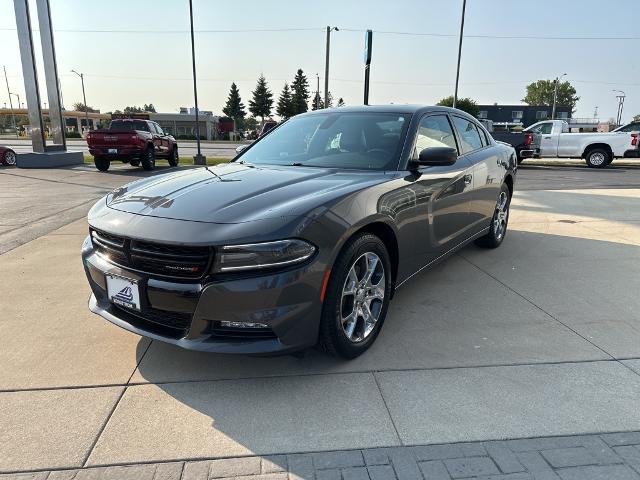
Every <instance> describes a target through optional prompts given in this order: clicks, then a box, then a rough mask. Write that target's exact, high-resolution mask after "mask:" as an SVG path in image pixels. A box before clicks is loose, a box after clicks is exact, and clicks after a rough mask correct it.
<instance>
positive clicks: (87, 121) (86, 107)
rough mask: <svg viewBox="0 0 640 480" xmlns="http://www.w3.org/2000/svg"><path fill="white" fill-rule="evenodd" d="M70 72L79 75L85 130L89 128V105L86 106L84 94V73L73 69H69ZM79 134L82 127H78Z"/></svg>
mask: <svg viewBox="0 0 640 480" xmlns="http://www.w3.org/2000/svg"><path fill="white" fill-rule="evenodd" d="M71 73H75V74H76V75H78V76H79V77H80V82H82V101H83V102H84V119H85V122H86V124H87V130H89V107H88V106H87V96H86V95H85V94H84V73H78V72H76V71H75V70H71ZM80 134H82V128H80Z"/></svg>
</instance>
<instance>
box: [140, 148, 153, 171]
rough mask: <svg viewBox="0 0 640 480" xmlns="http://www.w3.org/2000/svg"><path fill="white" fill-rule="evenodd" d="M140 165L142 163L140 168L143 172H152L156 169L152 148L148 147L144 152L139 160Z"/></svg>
mask: <svg viewBox="0 0 640 480" xmlns="http://www.w3.org/2000/svg"><path fill="white" fill-rule="evenodd" d="M140 163H142V168H143V169H145V170H153V169H154V168H156V152H155V151H154V150H153V148H152V147H149V148H147V149H146V150H145V151H144V153H143V154H142V158H141V159H140Z"/></svg>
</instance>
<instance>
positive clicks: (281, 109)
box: [276, 82, 295, 120]
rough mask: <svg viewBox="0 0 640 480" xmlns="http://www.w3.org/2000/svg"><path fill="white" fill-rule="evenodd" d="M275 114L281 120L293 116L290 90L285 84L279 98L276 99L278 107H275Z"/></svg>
mask: <svg viewBox="0 0 640 480" xmlns="http://www.w3.org/2000/svg"><path fill="white" fill-rule="evenodd" d="M276 112H277V113H278V115H280V117H282V119H283V120H286V119H287V118H290V117H292V116H294V115H295V111H294V105H293V97H292V95H291V89H290V88H289V84H288V83H286V82H285V84H284V88H283V89H282V93H281V94H280V98H278V105H277V106H276Z"/></svg>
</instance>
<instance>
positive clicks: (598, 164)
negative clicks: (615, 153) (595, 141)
mask: <svg viewBox="0 0 640 480" xmlns="http://www.w3.org/2000/svg"><path fill="white" fill-rule="evenodd" d="M584 160H585V161H586V162H587V166H588V167H590V168H604V167H606V166H607V165H609V164H610V163H611V162H612V161H613V158H612V156H611V153H610V152H608V151H607V150H605V149H604V148H594V149H592V150H589V151H588V152H587V153H586V155H585V157H584Z"/></svg>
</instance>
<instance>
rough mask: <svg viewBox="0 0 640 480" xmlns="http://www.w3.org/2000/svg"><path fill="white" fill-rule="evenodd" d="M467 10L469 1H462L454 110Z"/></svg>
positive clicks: (456, 100) (455, 101) (454, 100)
mask: <svg viewBox="0 0 640 480" xmlns="http://www.w3.org/2000/svg"><path fill="white" fill-rule="evenodd" d="M466 9H467V0H462V19H461V20H460V42H459V43H458V68H456V89H455V93H454V94H453V108H456V103H458V81H459V80H460V58H461V57H462V38H463V37H464V13H465V10H466Z"/></svg>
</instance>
